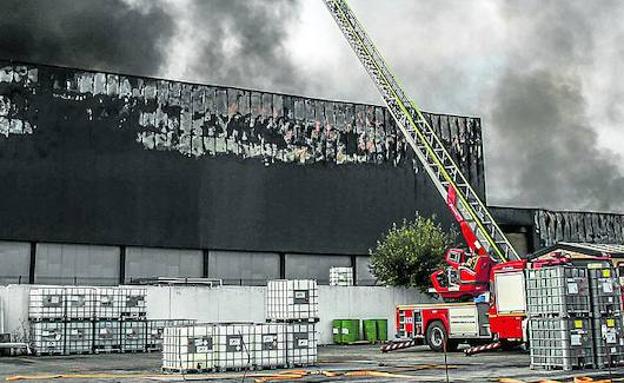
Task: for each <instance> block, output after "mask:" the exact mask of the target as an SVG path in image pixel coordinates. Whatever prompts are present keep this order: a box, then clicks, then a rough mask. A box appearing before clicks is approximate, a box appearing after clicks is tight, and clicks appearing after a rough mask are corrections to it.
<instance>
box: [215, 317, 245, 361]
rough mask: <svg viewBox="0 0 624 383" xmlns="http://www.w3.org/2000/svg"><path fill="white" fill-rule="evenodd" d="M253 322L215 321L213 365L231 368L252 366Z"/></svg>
mask: <svg viewBox="0 0 624 383" xmlns="http://www.w3.org/2000/svg"><path fill="white" fill-rule="evenodd" d="M254 327H255V326H254V324H253V323H215V343H214V351H215V354H214V355H215V359H214V364H215V367H216V368H218V369H219V370H222V371H224V370H231V369H241V368H249V367H252V364H253V355H252V353H253V348H252V341H253V337H254Z"/></svg>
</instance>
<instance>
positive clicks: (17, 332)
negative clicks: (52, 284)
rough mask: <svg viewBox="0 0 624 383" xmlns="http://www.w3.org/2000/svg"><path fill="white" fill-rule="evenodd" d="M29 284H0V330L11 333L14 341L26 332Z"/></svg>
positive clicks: (23, 338) (18, 339) (21, 339)
mask: <svg viewBox="0 0 624 383" xmlns="http://www.w3.org/2000/svg"><path fill="white" fill-rule="evenodd" d="M30 287H31V286H29V285H8V286H0V322H1V323H0V332H4V333H7V332H8V333H11V334H12V338H13V340H14V341H24V340H25V337H26V336H27V334H28V294H29V292H30Z"/></svg>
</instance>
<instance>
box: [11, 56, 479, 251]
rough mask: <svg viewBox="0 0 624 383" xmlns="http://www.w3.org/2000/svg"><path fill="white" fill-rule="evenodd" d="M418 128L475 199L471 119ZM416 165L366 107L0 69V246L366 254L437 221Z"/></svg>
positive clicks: (439, 209)
mask: <svg viewBox="0 0 624 383" xmlns="http://www.w3.org/2000/svg"><path fill="white" fill-rule="evenodd" d="M425 116H426V118H427V119H429V121H430V122H431V123H432V126H433V127H434V128H435V129H436V130H437V131H438V132H439V133H440V136H441V137H442V139H443V141H444V143H445V144H446V146H447V148H448V149H449V151H450V153H451V155H452V156H453V158H454V159H455V160H456V162H457V163H458V165H459V166H460V168H461V169H462V170H463V171H464V174H465V175H466V177H467V179H468V180H469V181H470V182H471V183H472V185H473V187H474V189H475V190H476V191H477V193H479V194H480V195H481V196H482V197H483V196H484V193H485V184H484V171H483V150H482V141H481V125H480V120H479V119H477V118H470V117H460V116H448V115H439V114H428V113H427V114H425ZM2 136H4V137H2ZM17 136H21V137H22V139H17V138H16V137H17ZM419 167H420V166H419V165H418V164H416V163H415V161H414V158H413V156H412V155H411V154H410V153H409V152H408V151H406V145H405V142H404V141H403V139H402V138H401V136H400V133H399V132H398V130H397V127H396V126H395V125H394V122H393V121H392V118H391V117H390V115H389V113H388V112H387V111H386V110H385V108H383V107H380V106H376V105H362V104H353V103H345V102H334V101H328V100H317V99H308V98H303V97H295V96H288V95H280V94H273V93H267V92H258V91H249V90H244V89H236V88H227V87H216V86H208V85H199V84H188V83H180V82H174V81H167V80H155V79H148V78H138V77H133V76H126V75H119V74H112V73H94V72H88V71H81V70H73V69H66V68H56V67H48V66H39V65H21V64H15V63H7V62H0V177H1V178H2V181H1V182H2V184H3V185H2V187H1V188H0V214H2V215H3V216H5V217H12V219H11V220H10V221H9V225H2V226H0V238H7V239H27V240H30V239H33V238H37V239H40V240H47V241H70V242H86V243H101V244H108V243H113V244H126V245H140V246H154V247H157V246H165V247H184V248H198V247H202V248H213V249H214V248H216V249H224V250H226V249H231V250H268V251H290V252H312V253H319V252H321V253H322V252H326V253H366V251H367V249H368V248H369V247H370V246H372V245H373V244H374V241H375V240H376V238H377V237H378V235H379V234H380V233H381V232H382V231H383V230H385V229H386V228H387V227H388V226H389V225H390V224H391V223H392V222H394V221H397V220H400V219H402V218H403V217H411V216H413V215H414V213H415V212H416V211H420V212H421V213H422V214H433V213H435V214H437V215H438V216H439V217H440V218H441V219H442V220H443V221H444V224H445V225H449V224H450V223H451V217H450V215H449V214H448V213H447V211H446V208H445V206H444V203H443V202H442V201H441V200H440V199H439V197H438V195H437V193H436V192H435V191H434V189H433V187H432V186H431V185H430V181H429V180H428V179H427V177H426V176H425V174H424V172H422V171H419V172H418V174H415V172H414V169H416V170H420V169H419ZM9 185H12V187H9ZM13 185H17V186H13Z"/></svg>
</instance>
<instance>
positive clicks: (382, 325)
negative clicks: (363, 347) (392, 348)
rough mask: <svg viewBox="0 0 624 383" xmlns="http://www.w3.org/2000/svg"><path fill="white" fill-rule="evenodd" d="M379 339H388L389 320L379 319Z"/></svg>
mask: <svg viewBox="0 0 624 383" xmlns="http://www.w3.org/2000/svg"><path fill="white" fill-rule="evenodd" d="M376 322H377V340H378V341H380V342H387V341H388V320H387V319H377V320H376Z"/></svg>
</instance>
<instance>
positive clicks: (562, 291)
mask: <svg viewBox="0 0 624 383" xmlns="http://www.w3.org/2000/svg"><path fill="white" fill-rule="evenodd" d="M526 276H527V281H526V286H527V309H528V313H529V315H530V316H560V317H572V316H579V315H580V316H585V315H587V316H589V315H590V314H591V305H590V292H589V283H588V277H587V269H586V268H584V267H573V266H552V267H543V268H540V269H529V270H527V272H526Z"/></svg>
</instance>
